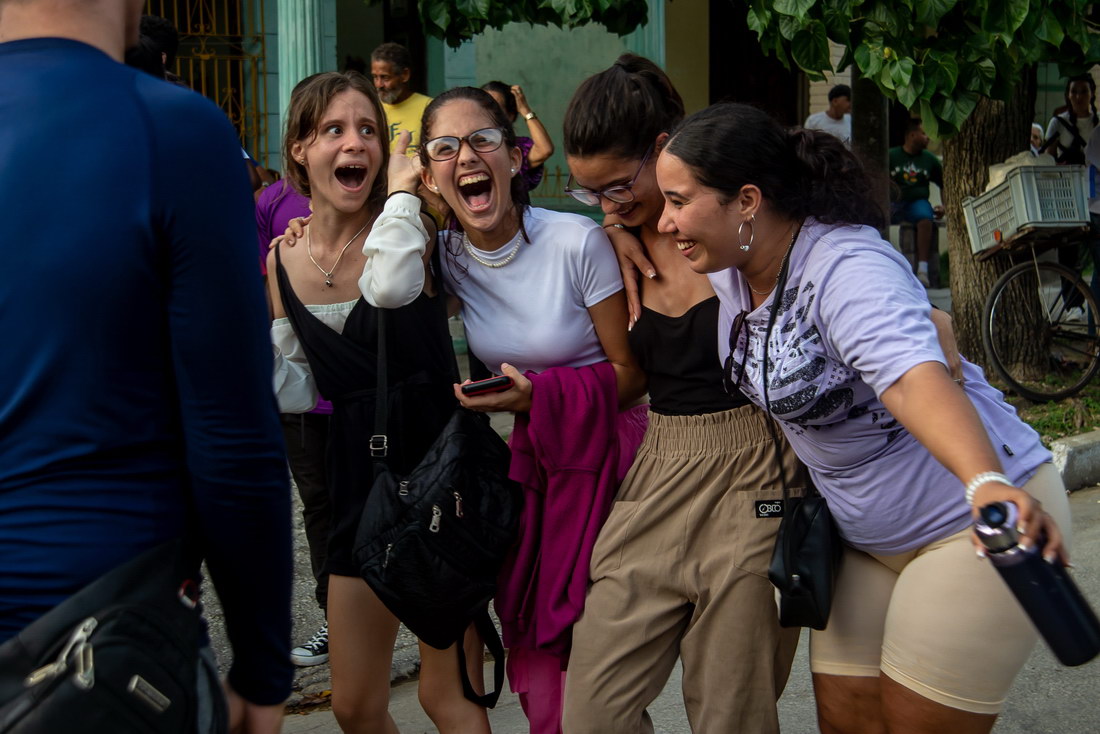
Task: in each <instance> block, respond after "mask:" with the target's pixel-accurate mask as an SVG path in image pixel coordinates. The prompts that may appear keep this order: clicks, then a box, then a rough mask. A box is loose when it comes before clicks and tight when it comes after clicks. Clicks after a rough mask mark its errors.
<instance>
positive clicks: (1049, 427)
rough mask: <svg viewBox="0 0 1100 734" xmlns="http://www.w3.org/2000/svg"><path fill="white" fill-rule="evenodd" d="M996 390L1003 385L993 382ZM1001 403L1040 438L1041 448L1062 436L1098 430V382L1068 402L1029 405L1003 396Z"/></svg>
mask: <svg viewBox="0 0 1100 734" xmlns="http://www.w3.org/2000/svg"><path fill="white" fill-rule="evenodd" d="M993 385H994V387H996V388H997V389H998V390H1002V391H1003V390H1005V386H1004V385H1003V384H998V382H997V381H994V382H993ZM1005 399H1006V400H1007V401H1008V403H1009V404H1010V405H1012V406H1013V407H1015V408H1016V411H1017V412H1018V413H1019V414H1020V418H1022V419H1023V420H1024V421H1025V422H1026V423H1027V424H1028V425H1030V426H1031V427H1032V428H1034V429H1035V430H1036V431H1037V432H1038V433H1039V436H1040V437H1041V438H1042V441H1043V445H1044V446H1046V447H1047V448H1050V445H1051V443H1053V442H1054V441H1057V440H1058V439H1060V438H1065V437H1066V436H1076V435H1077V434H1080V433H1087V432H1089V431H1095V430H1100V381H1097V380H1093V381H1092V382H1090V383H1089V384H1088V385H1086V386H1085V388H1084V389H1083V390H1081V392H1079V393H1077V394H1076V395H1074V396H1073V397H1072V398H1066V399H1065V400H1060V401H1058V402H1055V403H1033V402H1031V401H1030V400H1027V399H1025V398H1021V397H1018V396H1016V395H1011V394H1006V395H1005Z"/></svg>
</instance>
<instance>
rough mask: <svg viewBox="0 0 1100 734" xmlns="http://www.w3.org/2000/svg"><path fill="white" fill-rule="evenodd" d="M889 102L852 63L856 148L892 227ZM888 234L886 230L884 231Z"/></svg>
mask: <svg viewBox="0 0 1100 734" xmlns="http://www.w3.org/2000/svg"><path fill="white" fill-rule="evenodd" d="M889 129H890V120H889V105H888V104H887V102H886V97H884V96H882V92H880V91H879V88H878V86H877V85H876V84H875V83H874V82H873V81H872V80H870V79H867V78H864V77H863V76H862V75H861V74H860V73H859V69H858V68H857V67H856V66H855V65H854V64H853V65H852V150H854V151H855V154H856V155H857V156H859V159H860V160H861V161H863V165H864V167H865V168H866V169H867V171H868V172H869V173H870V174H871V180H872V181H873V183H874V186H875V192H874V196H875V200H876V201H878V204H879V207H880V208H881V209H882V212H883V219H884V220H885V221H886V223H887V226H889V219H890V217H889V212H890V188H889V184H890V180H889V177H888V176H887V172H886V171H887V167H888V166H889V152H890V149H889V144H888V136H889ZM883 237H886V232H885V231H884V232H883Z"/></svg>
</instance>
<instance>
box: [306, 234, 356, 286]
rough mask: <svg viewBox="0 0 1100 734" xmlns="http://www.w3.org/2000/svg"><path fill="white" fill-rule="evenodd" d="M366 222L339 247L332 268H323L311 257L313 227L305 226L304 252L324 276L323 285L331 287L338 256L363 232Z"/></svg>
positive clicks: (341, 255) (340, 256) (338, 262)
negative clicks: (338, 252)
mask: <svg viewBox="0 0 1100 734" xmlns="http://www.w3.org/2000/svg"><path fill="white" fill-rule="evenodd" d="M367 224H370V220H369V219H368V220H367ZM367 224H364V225H363V226H362V227H361V228H360V229H359V231H358V232H356V233H355V234H353V235H352V236H351V239H350V240H348V243H347V244H346V245H344V246H343V247H341V248H340V254H339V255H337V256H336V262H334V263H333V264H332V270H327V271H326V270H325V269H324V268H322V267H321V266H320V264H318V262H317V261H316V260H314V259H313V227H306V254H307V255H309V261H310V262H312V263H313V264H314V265H315V266H316V267H317V269H318V270H320V271H321V275H323V276H325V285H327V286H328V287H329V288H331V287H332V274H333V273H335V272H336V268H337V266H338V265H339V264H340V258H342V257H343V256H344V250H346V249H348V246H349V245H351V243H352V242H355V238H356V237H358V236H359V235H361V234H363V230H364V229H366V228H367Z"/></svg>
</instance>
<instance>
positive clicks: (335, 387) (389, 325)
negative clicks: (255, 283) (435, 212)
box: [275, 248, 456, 576]
mask: <svg viewBox="0 0 1100 734" xmlns="http://www.w3.org/2000/svg"><path fill="white" fill-rule="evenodd" d="M275 261H276V264H277V269H276V277H277V278H278V282H279V293H280V296H281V299H282V302H283V309H284V310H285V311H286V315H287V318H288V319H289V320H290V325H291V326H292V327H293V329H294V333H295V335H296V336H297V337H298V341H299V342H300V343H301V345H302V349H303V350H304V352H305V354H306V359H307V360H308V361H309V368H310V371H311V372H312V373H313V379H314V381H315V382H316V383H317V389H318V390H319V391H320V392H321V394H322V395H324V396H325V397H326V398H327V399H329V400H331V401H332V419H331V424H330V431H329V444H328V455H327V457H326V461H327V465H328V479H329V496H330V497H331V500H332V519H331V530H330V534H329V544H328V562H327V570H328V571H329V573H334V574H337V575H340V576H359V569H358V568H357V567H356V565H355V562H354V560H353V559H352V555H351V551H352V545H353V543H354V542H355V531H356V528H357V527H358V526H359V517H360V515H361V514H362V512H363V505H364V504H365V503H366V500H367V494H368V493H369V492H370V488H371V484H372V483H373V480H374V461H373V460H372V459H371V455H370V448H369V446H368V444H369V442H370V437H371V435H373V434H374V413H375V385H376V378H375V374H376V372H377V366H378V358H377V354H376V351H377V345H378V310H379V309H376V308H375V307H373V306H371V305H370V304H369V303H367V302H366V301H365V300H364V299H363V298H362V297H360V298H359V300H358V302H356V304H355V306H354V307H353V308H352V310H351V313H349V314H348V318H347V321H346V322H345V324H344V331H343V334H339V333H337V332H336V331H334V330H333V329H331V328H330V327H329V326H327V325H326V324H324V323H323V322H322V321H320V320H319V319H318V318H317V317H316V316H314V315H313V314H312V313H310V311H309V309H307V308H306V307H305V305H304V304H303V303H302V302H301V301H300V300H299V299H298V296H297V295H296V294H295V293H294V289H293V288H292V287H291V285H290V278H288V277H287V274H286V270H285V269H284V268H283V264H282V258H281V257H280V253H279V248H276V250H275ZM441 282H442V281H440V280H439V279H438V278H436V283H441ZM439 290H440V292H439V294H438V295H436V296H435V297H429V296H427V295H425V294H424V293H421V294H420V296H419V297H417V299H416V300H415V301H413V302H412V303H410V304H409V305H407V306H402V307H401V308H397V309H385V319H386V354H387V363H388V380H389V389H388V394H389V421H388V423H389V425H388V430H387V435H388V436H389V454H388V456H387V459H386V462H387V464H388V466H389V467H390V468H391V469H393V470H394V471H395V472H398V473H406V472H408V471H411V470H412V469H413V468H414V467H415V466H416V465H417V463H419V461H420V459H421V457H423V455H424V452H425V451H427V449H428V447H429V446H431V444H432V442H433V441H434V440H435V439H436V437H437V436H439V433H440V431H441V430H442V429H443V426H444V425H445V424H446V423H447V420H448V419H449V418H450V416H451V413H452V412H453V411H454V408H455V405H456V401H455V397H454V392H453V391H452V388H451V384H452V383H453V379H452V365H453V363H454V362H453V360H454V354H453V352H452V351H451V337H450V332H449V330H448V329H447V321H446V318H445V316H444V307H443V304H442V303H441V302H440V299H442V298H445V297H446V296H445V295H444V294H443V292H442V289H439Z"/></svg>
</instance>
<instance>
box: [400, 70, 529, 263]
mask: <svg viewBox="0 0 1100 734" xmlns="http://www.w3.org/2000/svg"><path fill="white" fill-rule="evenodd" d="M460 99H466V100H469V101H471V102H473V103H475V104H477V105H478V106H479V107H481V109H482V110H483V111H484V112H485V114H486V115H488V116H489V119H490V120H491V121H492V123H493V124H492V127H498V128H500V129H501V130H503V131H504V143H503V144H502V147H506V148H507V149H508V150H511V149H512V148H515V147H516V131H515V130H514V129H513V128H512V121H511V120H509V119H508V117H507V115H506V114H505V112H504V110H502V109H501V107H500V105H498V104H497V102H496V100H495V99H493V98H492V96H490V94H489V93H488V92H486V91H484V90H481V89H478V88H477V87H454V88H453V89H448V90H447V91H446V92H444V93H443V94H441V95H439V96H438V97H436V98H435V99H433V100H432V101H431V102H429V103H428V106H427V107H425V108H424V116H423V117H422V118H421V119H420V140H421V144H420V162H421V163H423V164H424V168H425V169H428V168H429V167H430V166H431V164H432V159H431V158H429V157H428V148H427V146H426V145H424V143H427V142H428V141H429V140H431V139H432V125H433V124H434V123H435V116H436V114H438V113H439V110H440V109H442V108H443V107H444V106H446V105H447V104H449V103H451V102H455V101H457V100H460ZM510 181H511V185H510V187H509V191H510V192H511V194H512V207H513V208H514V209H515V212H516V219H517V220H519V231H520V232H522V233H523V239H524V241H525V242H530V241H531V239H530V238H529V237H528V236H527V229H526V228H525V227H524V226H523V215H524V213H526V211H527V208H528V207H529V206H530V201H531V200H530V197H529V196H528V195H527V184H526V183H524V181H523V177H522V176H512V178H511V179H510ZM450 220H451V221H450V222H448V227H447V228H448V229H449V230H454V231H459V232H461V231H462V223H461V222H459V221H458V218H457V217H455V216H454V215H452V216H451V217H450ZM453 239H454V238H453V237H451V236H450V235H447V236H446V237H445V238H444V240H445V246H446V248H447V253H448V254H449V255H451V257H452V258H454V257H456V256H457V255H458V254H459V252H460V251H461V245H454V244H453V243H452V240H453Z"/></svg>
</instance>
